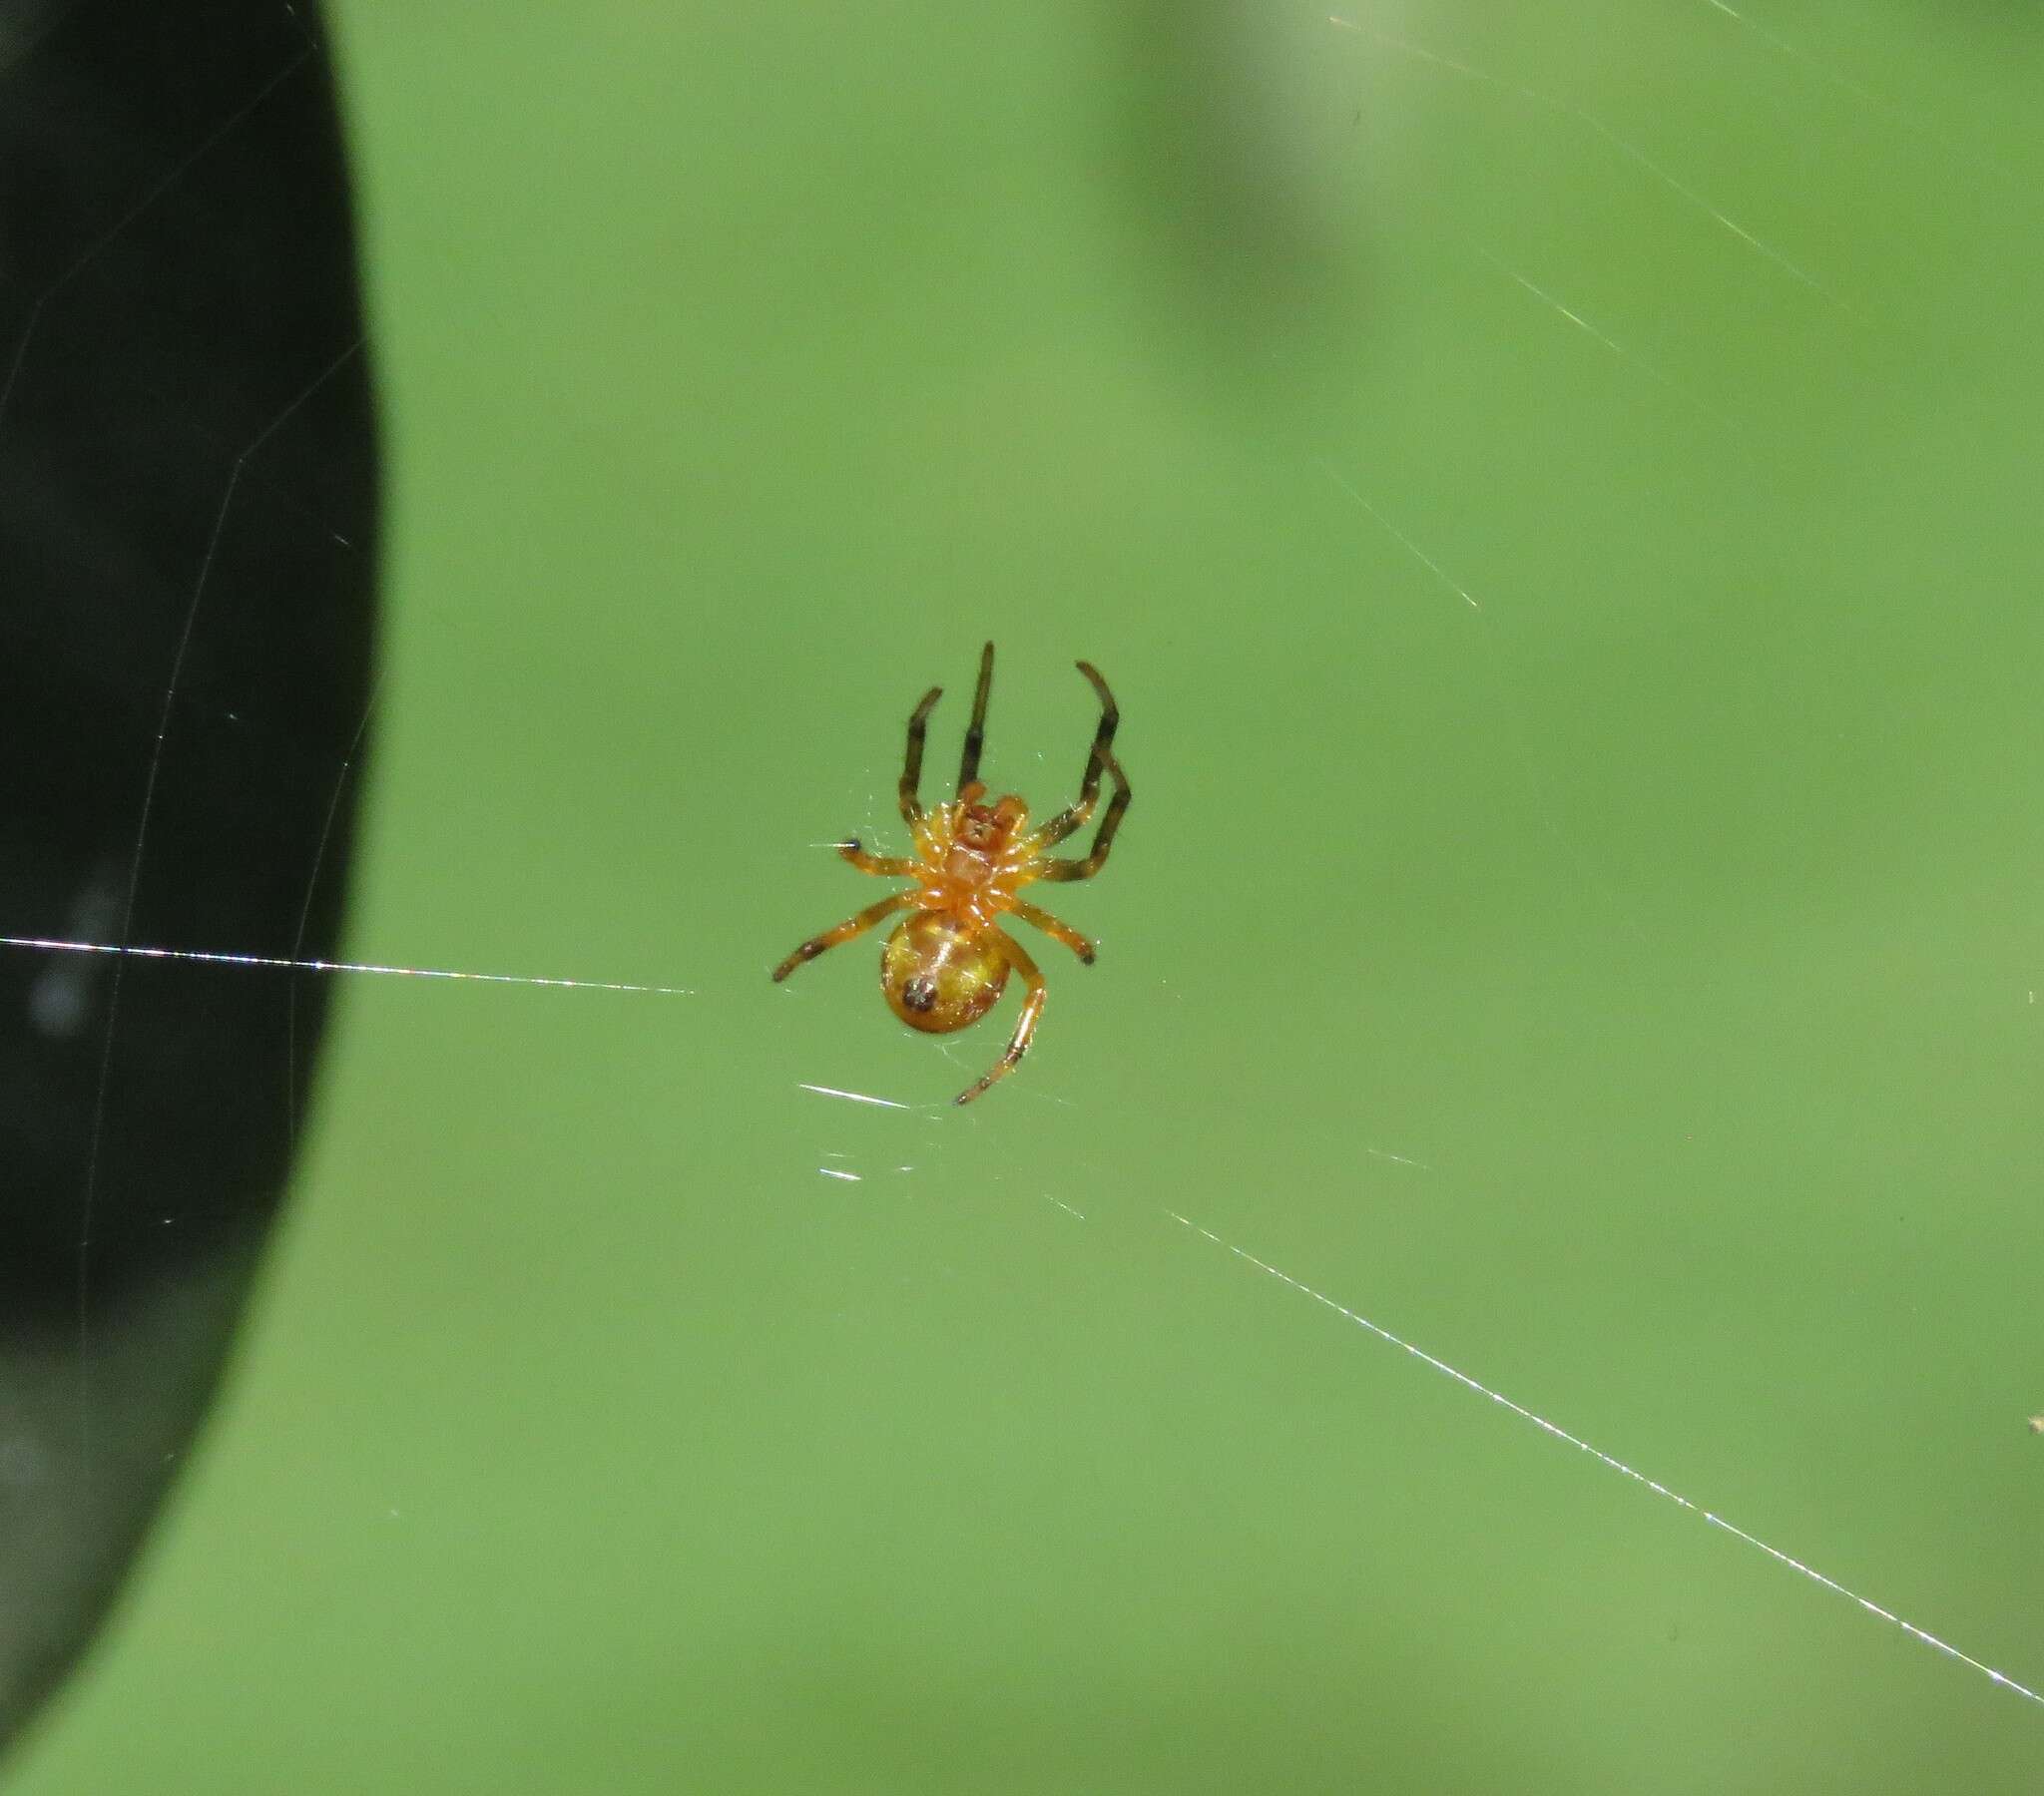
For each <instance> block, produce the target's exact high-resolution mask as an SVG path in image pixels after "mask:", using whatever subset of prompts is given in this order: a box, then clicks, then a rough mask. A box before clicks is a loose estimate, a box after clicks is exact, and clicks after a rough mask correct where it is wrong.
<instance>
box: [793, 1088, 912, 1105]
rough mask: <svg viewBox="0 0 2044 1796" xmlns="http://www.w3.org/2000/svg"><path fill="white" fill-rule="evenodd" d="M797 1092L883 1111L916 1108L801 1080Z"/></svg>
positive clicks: (891, 1100) (888, 1099)
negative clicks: (875, 1105)
mask: <svg viewBox="0 0 2044 1796" xmlns="http://www.w3.org/2000/svg"><path fill="white" fill-rule="evenodd" d="M795 1090H796V1091H798V1092H814V1093H815V1094H816V1096H817V1097H818V1098H842V1099H843V1100H844V1101H845V1102H846V1103H847V1104H877V1105H878V1106H879V1107H880V1108H881V1109H882V1110H898V1111H905V1110H911V1109H913V1108H914V1107H913V1106H912V1105H907V1104H897V1103H895V1102H894V1100H893V1099H891V1098H872V1097H868V1096H867V1095H866V1094H865V1093H864V1092H840V1091H839V1090H838V1089H837V1088H836V1087H835V1086H819V1085H808V1084H805V1083H803V1082H802V1081H799V1080H797V1081H796V1082H795Z"/></svg>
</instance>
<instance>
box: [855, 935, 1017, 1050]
mask: <svg viewBox="0 0 2044 1796" xmlns="http://www.w3.org/2000/svg"><path fill="white" fill-rule="evenodd" d="M1007 983H1008V963H1007V961H1006V960H1005V959H1004V958H1003V957H1002V956H1001V955H1000V954H999V953H998V952H997V951H996V950H995V948H994V946H993V944H992V943H991V942H990V941H988V940H987V939H986V938H985V937H984V936H982V935H981V934H980V933H979V931H977V930H976V929H973V928H972V927H970V926H969V925H968V924H966V923H964V922H962V921H961V920H960V919H958V918H956V917H952V916H947V915H945V914H944V913H943V912H941V911H918V912H917V913H916V914H915V915H914V916H912V917H910V918H909V919H908V920H907V921H906V922H905V923H902V924H900V925H899V926H898V927H897V928H896V929H895V931H894V933H893V934H892V935H890V936H889V937H888V938H887V942H886V946H885V947H883V948H882V949H881V950H880V989H881V990H882V991H883V992H885V993H886V994H887V1007H888V1008H889V1009H890V1010H891V1011H893V1013H894V1014H895V1015H896V1016H897V1017H899V1018H900V1019H901V1021H902V1022H904V1023H906V1024H907V1025H908V1027H909V1028H910V1029H920V1030H924V1031H926V1032H927V1033H928V1034H930V1035H948V1034H950V1032H951V1031H952V1030H954V1029H963V1028H964V1027H965V1026H966V1025H967V1024H969V1023H977V1022H978V1021H979V1019H980V1018H981V1017H983V1016H985V1015H986V1013H987V1012H988V1011H989V1010H990V1009H992V1007H993V1002H994V1000H995V999H996V998H998V997H999V996H1000V995H1001V988H1002V987H1003V986H1005V985H1006V984H1007Z"/></svg>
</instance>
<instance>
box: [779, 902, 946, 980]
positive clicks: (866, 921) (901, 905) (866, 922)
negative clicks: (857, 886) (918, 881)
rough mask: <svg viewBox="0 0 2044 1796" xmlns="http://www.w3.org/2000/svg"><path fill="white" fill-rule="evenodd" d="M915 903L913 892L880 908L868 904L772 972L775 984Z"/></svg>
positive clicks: (807, 942) (795, 952) (800, 949)
mask: <svg viewBox="0 0 2044 1796" xmlns="http://www.w3.org/2000/svg"><path fill="white" fill-rule="evenodd" d="M914 902H915V894H914V893H913V892H896V893H895V894H894V895H893V896H892V897H891V898H882V899H881V900H880V902H879V903H878V904H869V905H867V906H866V907H865V909H864V910H862V911H860V912H859V913H858V915H857V916H855V917H846V918H845V919H844V921H843V922H842V923H840V924H838V925H837V927H836V928H835V929H826V930H824V931H823V933H822V934H821V935H819V936H811V937H809V939H808V940H807V941H806V942H804V943H803V944H802V945H801V946H800V947H799V948H797V949H796V950H795V951H794V952H793V953H792V954H790V955H789V956H788V957H787V959H786V960H784V961H782V962H781V963H780V965H779V966H777V967H775V968H774V969H773V983H774V984H775V985H778V984H779V983H780V982H781V981H782V980H783V979H785V978H786V977H787V976H788V975H789V974H790V973H792V972H793V971H794V970H795V968H797V967H799V966H801V965H802V964H803V962H805V961H812V960H814V959H815V958H816V956H817V955H819V954H821V953H822V952H823V951H824V950H825V949H826V948H835V947H836V946H837V945H838V943H840V942H848V941H850V940H851V938H852V937H853V936H856V935H864V934H865V932H866V931H867V930H869V929H870V928H872V926H873V925H874V924H875V923H878V922H881V921H882V920H884V919H885V918H887V917H889V916H892V915H893V913H894V912H896V911H898V910H906V909H908V907H909V906H910V905H912V904H913V903H914Z"/></svg>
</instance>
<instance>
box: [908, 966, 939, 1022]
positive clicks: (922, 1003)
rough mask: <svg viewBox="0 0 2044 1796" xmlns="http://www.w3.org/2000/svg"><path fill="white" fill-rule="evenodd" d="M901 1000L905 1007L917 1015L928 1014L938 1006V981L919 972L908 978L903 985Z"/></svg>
mask: <svg viewBox="0 0 2044 1796" xmlns="http://www.w3.org/2000/svg"><path fill="white" fill-rule="evenodd" d="M901 1002H902V1005H903V1007H904V1008H906V1009H908V1010H912V1011H914V1012H915V1013H916V1015H917V1016H927V1015H928V1014H929V1013H930V1012H931V1011H933V1010H935V1009H936V1008H937V982H936V981H935V980H934V979H928V978H925V977H923V976H922V975H921V974H918V975H917V976H916V977H915V978H913V979H910V980H907V981H905V982H904V983H903V985H902V987H901Z"/></svg>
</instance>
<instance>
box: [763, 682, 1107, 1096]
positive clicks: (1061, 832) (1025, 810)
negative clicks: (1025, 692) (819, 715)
mask: <svg viewBox="0 0 2044 1796" xmlns="http://www.w3.org/2000/svg"><path fill="white" fill-rule="evenodd" d="M1078 667H1079V672H1080V673H1083V674H1085V675H1086V677H1087V678H1088V679H1089V680H1091V681H1092V682H1093V689H1094V690H1095V691H1096V692H1098V693H1099V694H1100V727H1099V728H1098V729H1096V730H1095V731H1094V732H1093V746H1092V748H1091V749H1089V750H1088V751H1087V755H1086V772H1085V776H1084V778H1083V779H1082V780H1081V781H1080V784H1079V798H1078V802H1077V803H1076V804H1071V805H1068V806H1066V808H1065V809H1063V810H1061V811H1059V812H1058V814H1057V815H1056V816H1054V817H1053V818H1051V820H1050V821H1049V822H1048V823H1046V824H1044V825H1043V826H1042V827H1041V828H1040V829H1033V830H1032V829H1030V828H1029V827H1028V823H1029V807H1028V805H1026V804H1024V803H1023V802H1022V800H1021V799H1020V798H1018V797H1016V796H1015V794H1014V793H1012V792H1010V793H1009V794H1008V795H1007V796H1006V797H1005V798H1002V799H1000V800H999V801H998V802H997V803H994V804H987V803H986V802H985V798H986V786H985V785H984V784H983V783H982V782H981V780H980V778H979V750H980V744H981V742H982V741H983V740H984V739H985V735H986V698H987V692H988V690H989V688H990V687H991V686H992V685H993V678H994V646H993V644H991V643H989V644H987V645H986V647H985V648H984V649H982V650H981V651H980V656H979V688H978V690H977V691H976V692H975V693H974V694H973V698H972V722H971V724H970V725H969V726H968V727H967V729H966V731H965V752H964V755H963V757H962V758H961V759H960V760H959V763H958V795H957V797H955V798H954V799H952V800H951V801H950V802H949V803H948V804H938V805H936V806H935V807H934V808H932V809H930V810H924V809H923V807H922V801H921V799H920V798H919V797H918V796H917V788H918V786H919V785H920V783H921V777H922V742H923V735H924V732H925V731H926V730H927V729H928V727H929V717H930V711H931V709H932V708H933V707H934V706H935V704H936V702H937V699H938V698H939V697H941V696H942V695H943V690H944V688H943V687H942V686H931V687H930V689H929V690H928V691H927V692H925V693H924V694H923V695H922V702H921V703H920V704H918V705H917V706H916V707H915V709H914V710H913V711H912V712H910V713H909V718H908V753H907V756H906V759H905V760H904V762H903V764H902V768H901V815H902V819H903V821H905V822H906V823H907V824H908V827H909V828H910V830H912V831H913V832H914V836H915V853H914V854H913V855H912V856H907V857H895V856H889V855H879V854H868V853H867V852H866V851H865V849H864V848H862V847H861V846H860V845H859V843H858V841H857V840H856V839H853V840H851V841H846V842H840V843H838V844H837V852H838V853H839V854H841V855H843V856H844V858H845V859H846V860H848V861H849V862H850V863H851V864H852V865H853V866H854V867H856V868H857V869H858V870H859V871H860V872H861V873H873V874H877V875H879V876H880V877H881V878H883V879H912V880H914V881H915V884H914V885H913V886H912V887H911V888H909V889H908V890H907V891H903V892H896V893H895V894H894V895H893V896H892V897H891V898H882V899H881V900H880V902H879V903H878V904H869V905H867V906H866V908H865V909H864V910H862V911H860V912H858V914H857V915H856V916H851V917H847V918H846V919H845V920H844V921H843V922H842V923H840V924H838V925H837V927H836V928H835V929H826V930H825V931H824V932H823V933H822V934H821V935H819V936H811V937H810V938H809V939H808V940H807V941H806V942H804V943H803V944H802V945H801V946H800V947H799V948H797V949H796V950H795V951H794V952H793V953H792V954H790V955H789V956H788V957H787V959H785V960H784V961H782V962H781V963H780V965H779V966H777V967H775V968H774V969H773V978H774V982H775V983H776V984H777V983H778V982H779V981H781V980H783V979H785V978H786V977H787V976H788V975H789V974H790V973H792V972H793V971H794V970H795V968H797V967H799V966H800V965H802V963H803V962H805V961H812V960H814V959H815V958H816V956H817V955H819V954H821V953H822V952H823V951H824V950H825V949H828V948H835V947H836V946H837V945H838V944H839V943H840V942H848V941H850V940H851V939H852V937H854V936H858V935H863V934H864V933H865V932H866V931H867V930H869V929H871V928H872V927H873V925H874V924H876V923H880V922H884V921H885V920H886V919H887V918H888V917H891V916H892V915H893V914H894V913H895V912H896V911H907V912H909V915H908V916H907V917H905V918H904V919H903V920H902V921H901V922H900V923H898V924H897V925H895V928H894V930H893V933H892V934H890V935H889V936H888V937H887V941H886V944H885V946H884V947H882V948H881V950H880V989H881V990H882V991H883V992H884V993H885V994H886V996H887V1003H888V1005H889V1007H890V1008H891V1009H892V1010H893V1012H894V1014H895V1015H896V1016H897V1017H899V1018H900V1019H901V1021H902V1022H904V1023H906V1024H907V1025H908V1026H909V1028H911V1029H920V1030H924V1031H926V1032H928V1033H929V1034H932V1035H948V1034H950V1033H951V1032H952V1031H953V1030H958V1029H963V1028H965V1027H966V1026H967V1025H968V1024H972V1023H977V1022H978V1021H979V1019H980V1018H981V1017H983V1016H985V1015H986V1013H987V1012H988V1011H989V1010H990V1009H992V1008H993V1003H994V1000H995V999H997V998H998V997H1000V995H1001V990H1002V988H1003V987H1004V986H1006V984H1007V983H1008V975H1009V974H1010V973H1011V972H1013V973H1019V974H1021V975H1022V983H1023V984H1024V985H1025V986H1026V987H1027V988H1028V991H1029V995H1028V997H1027V998H1026V999H1025V1000H1024V1001H1023V1005H1022V1016H1021V1019H1020V1021H1018V1022H1017V1023H1016V1025H1015V1035H1014V1039H1013V1040H1012V1041H1010V1042H1009V1044H1008V1049H1007V1052H1006V1053H1005V1054H1003V1055H1002V1056H1001V1058H1000V1059H999V1060H998V1061H997V1062H996V1063H995V1064H994V1067H993V1069H992V1071H991V1072H989V1073H988V1074H987V1075H986V1076H985V1077H984V1078H983V1079H981V1080H979V1081H978V1082H977V1083H976V1084H974V1085H972V1086H969V1087H967V1089H966V1090H964V1091H962V1092H960V1093H959V1094H958V1096H957V1098H956V1100H955V1101H954V1102H956V1103H959V1104H970V1103H971V1102H972V1101H973V1099H975V1098H977V1097H978V1096H979V1095H980V1093H982V1092H984V1091H985V1090H986V1089H987V1087H988V1086H990V1085H992V1084H993V1083H994V1081H995V1080H997V1079H999V1078H1000V1077H1001V1076H1002V1075H1003V1074H1005V1073H1006V1072H1008V1070H1009V1069H1010V1068H1012V1067H1013V1066H1014V1065H1015V1063H1016V1062H1017V1061H1019V1060H1020V1059H1021V1058H1022V1056H1023V1055H1024V1054H1026V1053H1027V1052H1028V1051H1029V1039H1030V1037H1031V1036H1032V1035H1034V1034H1035V1033H1036V1022H1037V1019H1038V1018H1039V1017H1041V1016H1042V1015H1043V998H1044V985H1043V974H1042V973H1041V972H1040V971H1039V970H1038V968H1037V965H1036V962H1035V961H1033V960H1031V959H1030V958H1029V955H1028V953H1027V951H1026V950H1025V949H1024V948H1023V946H1022V944H1021V943H1020V942H1018V941H1016V940H1015V938H1014V937H1013V936H1011V935H1010V934H1009V933H1008V932H1007V931H1006V930H1005V929H1003V928H1002V927H1001V926H1000V924H999V923H998V922H996V921H995V919H996V918H997V917H999V916H1001V915H1002V913H1004V912H1006V911H1013V912H1014V913H1015V915H1016V916H1018V917H1020V918H1021V919H1022V920H1023V921H1024V922H1025V923H1033V924H1035V926H1036V927H1037V928H1038V929H1040V930H1042V931H1043V933H1044V934H1045V935H1047V936H1050V937H1052V938H1053V939H1054V940H1056V941H1060V942H1062V943H1064V945H1065V946H1066V947H1067V948H1069V949H1071V950H1072V952H1073V953H1074V954H1076V955H1077V956H1078V957H1079V958H1080V960H1082V961H1083V962H1085V963H1086V965H1087V966H1089V967H1090V966H1091V965H1092V964H1093V944H1092V943H1091V942H1089V941H1088V940H1087V939H1086V938H1085V937H1084V936H1082V935H1081V934H1080V933H1079V932H1078V931H1077V930H1076V929H1074V928H1073V927H1072V926H1071V925H1070V924H1069V923H1063V922H1060V921H1059V920H1058V919H1057V918H1056V917H1053V916H1052V915H1051V914H1050V913H1049V912H1048V911H1044V910H1039V909H1038V908H1037V907H1036V906H1035V905H1033V904H1031V903H1030V902H1029V901H1028V900H1027V899H1026V898H1024V897H1023V896H1022V895H1021V891H1022V888H1023V887H1024V886H1026V885H1029V884H1031V883H1033V882H1034V881H1036V880H1039V879H1053V880H1069V879H1091V878H1092V877H1093V876H1094V874H1096V873H1098V872H1099V871H1100V869H1101V868H1102V867H1104V866H1105V865H1106V864H1107V851H1108V849H1109V848H1111V847H1112V846H1113V845H1114V833H1115V831H1116V830H1117V829H1119V828H1120V827H1121V821H1122V815H1123V813H1124V812H1125V811H1127V809H1128V808H1129V780H1128V775H1127V774H1125V773H1124V772H1123V771H1122V767H1121V762H1119V761H1118V760H1116V759H1115V757H1114V732H1115V725H1116V724H1117V723H1118V722H1120V720H1121V713H1120V712H1119V711H1118V710H1116V708H1115V702H1114V694H1113V693H1112V692H1110V691H1109V690H1108V689H1107V681H1106V680H1104V679H1102V678H1101V677H1100V674H1099V672H1098V671H1097V670H1096V669H1095V668H1094V667H1093V666H1092V665H1091V664H1090V663H1088V662H1080V663H1079V664H1078ZM1103 770H1104V771H1106V772H1109V773H1112V774H1113V775H1114V787H1115V789H1114V796H1113V797H1112V798H1111V799H1109V801H1108V806H1107V814H1106V816H1104V817H1103V818H1101V820H1100V829H1099V832H1098V833H1097V834H1096V835H1095V836H1094V838H1093V846H1092V847H1091V848H1090V849H1089V850H1088V851H1087V852H1086V853H1085V854H1084V855H1082V856H1081V857H1080V858H1079V859H1077V860H1066V859H1064V858H1063V857H1061V856H1058V855H1054V854H1050V853H1048V852H1046V850H1048V849H1050V848H1051V847H1053V846H1054V845H1055V844H1057V843H1059V842H1062V841H1063V840H1064V839H1065V838H1066V837H1067V836H1068V835H1071V834H1072V833H1074V832H1075V831H1076V830H1080V829H1083V828H1084V827H1085V826H1086V823H1087V821H1088V819H1090V818H1091V817H1092V815H1093V806H1094V803H1095V801H1096V800H1097V799H1098V798H1099V796H1100V775H1101V773H1102V772H1103Z"/></svg>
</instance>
